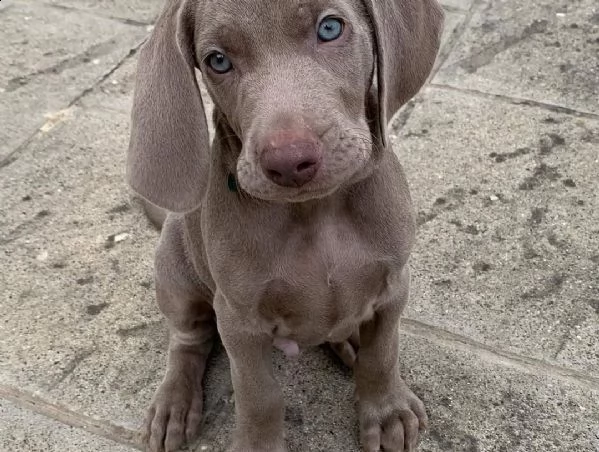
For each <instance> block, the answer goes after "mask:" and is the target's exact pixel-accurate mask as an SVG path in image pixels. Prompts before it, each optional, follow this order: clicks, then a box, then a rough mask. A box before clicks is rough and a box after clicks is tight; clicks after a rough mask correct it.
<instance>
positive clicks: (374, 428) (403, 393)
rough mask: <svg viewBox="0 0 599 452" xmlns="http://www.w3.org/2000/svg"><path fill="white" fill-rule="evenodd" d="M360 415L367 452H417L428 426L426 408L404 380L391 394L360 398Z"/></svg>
mask: <svg viewBox="0 0 599 452" xmlns="http://www.w3.org/2000/svg"><path fill="white" fill-rule="evenodd" d="M359 415H360V437H361V441H362V446H363V448H364V451H365V452H378V451H379V450H384V451H385V452H414V451H415V450H416V447H417V445H418V437H419V434H420V431H421V430H424V429H426V426H427V423H428V418H427V415H426V410H425V409H424V404H423V403H422V401H421V400H420V399H419V398H418V397H417V396H416V395H415V394H414V393H413V392H412V391H411V390H410V389H409V388H408V387H407V385H406V384H405V383H404V382H403V381H402V380H400V381H399V382H398V385H397V387H396V388H393V389H392V390H390V391H387V392H384V391H381V392H376V391H375V392H374V393H370V394H360V398H359Z"/></svg>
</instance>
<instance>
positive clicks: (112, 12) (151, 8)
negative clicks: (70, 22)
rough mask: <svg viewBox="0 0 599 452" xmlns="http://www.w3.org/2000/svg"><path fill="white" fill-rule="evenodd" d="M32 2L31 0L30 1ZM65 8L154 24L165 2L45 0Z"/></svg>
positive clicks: (132, 21) (137, 0)
mask: <svg viewBox="0 0 599 452" xmlns="http://www.w3.org/2000/svg"><path fill="white" fill-rule="evenodd" d="M29 1H31V0H29ZM43 1H44V3H46V4H49V5H52V6H56V7H63V8H72V9H79V10H81V11H86V12H89V13H93V14H96V15H99V16H104V17H111V18H116V19H122V20H124V21H126V22H131V23H148V24H149V23H152V22H154V20H155V19H156V17H157V16H158V14H159V13H160V10H161V8H162V5H163V4H164V0H127V1H122V0H119V1H117V0H43Z"/></svg>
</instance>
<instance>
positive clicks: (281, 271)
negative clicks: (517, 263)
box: [128, 0, 443, 452]
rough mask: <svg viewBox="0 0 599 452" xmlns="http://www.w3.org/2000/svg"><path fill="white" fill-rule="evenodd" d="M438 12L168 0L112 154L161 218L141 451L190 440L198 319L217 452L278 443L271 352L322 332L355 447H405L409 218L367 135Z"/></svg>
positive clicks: (413, 441)
mask: <svg viewBox="0 0 599 452" xmlns="http://www.w3.org/2000/svg"><path fill="white" fill-rule="evenodd" d="M442 23H443V13H442V10H441V8H440V7H439V5H438V4H437V2H436V0H285V1H280V0H263V1H258V0H218V1H216V0H168V1H167V3H166V6H165V8H164V10H163V12H162V14H161V16H160V17H159V19H158V22H157V24H156V27H155V29H154V31H153V33H152V35H151V37H150V39H149V40H148V42H147V43H146V44H145V45H144V46H143V48H142V49H141V52H140V55H139V66H138V75H137V84H136V93H135V100H134V106H133V114H132V119H133V126H132V134H131V143H130V148H129V153H128V181H129V183H130V184H131V186H132V187H133V189H134V190H135V191H136V192H138V193H139V194H140V195H141V196H142V197H143V198H144V199H145V200H147V201H148V202H150V203H151V204H148V205H149V206H152V205H153V206H157V207H159V208H160V209H164V211H165V212H168V214H167V216H166V219H165V221H164V224H163V229H162V235H161V238H160V242H159V245H158V248H157V251H156V261H155V278H156V292H157V299H158V305H159V307H160V309H161V311H162V312H163V313H164V315H165V316H166V318H167V319H168V325H169V328H170V345H169V353H168V368H167V371H166V376H165V377H164V381H163V382H162V384H161V386H160V388H159V389H158V391H157V392H156V395H155V397H154V399H153V402H152V406H151V408H150V410H149V413H148V418H147V424H146V426H145V436H146V442H147V448H148V450H150V451H153V452H156V451H165V450H166V451H174V450H177V449H178V448H180V447H181V446H182V445H183V444H184V443H185V442H189V441H191V440H192V439H194V438H195V437H196V436H197V435H198V434H199V432H198V430H199V425H200V419H201V416H202V396H203V394H202V378H203V374H204V369H205V366H206V360H207V357H208V355H209V352H210V349H211V346H212V343H213V339H214V337H215V335H216V334H217V331H218V333H219V334H220V337H221V339H222V342H223V344H224V347H225V349H226V351H227V354H228V356H229V359H230V362H231V377H232V382H233V386H234V390H235V410H236V430H235V433H234V437H233V442H232V445H231V448H230V450H231V451H234V452H258V451H260V452H283V451H285V450H286V445H285V440H284V437H285V435H284V415H283V412H284V403H283V397H282V392H281V389H280V388H279V386H278V384H277V382H276V381H275V379H274V378H273V372H272V369H271V352H272V349H273V347H278V348H280V349H281V350H283V351H284V352H285V353H287V354H288V355H293V354H296V353H297V352H298V351H299V349H300V348H301V347H306V346H313V345H317V344H321V343H326V342H328V343H330V344H331V345H332V347H333V349H334V350H335V351H336V352H337V353H338V354H339V355H340V357H341V358H342V359H343V360H344V361H345V362H346V363H347V364H349V365H353V368H354V373H355V383H356V394H357V397H358V401H359V402H358V411H359V412H358V415H359V426H360V432H361V434H360V437H361V441H362V445H363V448H364V450H365V451H367V452H373V451H379V450H385V451H413V450H415V448H416V447H417V442H418V435H419V430H421V429H423V428H424V427H425V426H426V423H427V416H426V412H425V409H424V406H423V404H422V402H421V401H420V400H419V399H418V398H417V397H416V396H415V395H414V393H413V392H412V391H411V390H410V389H408V387H407V385H406V384H405V383H404V381H403V380H402V378H401V376H400V374H399V370H398V369H399V368H398V358H399V331H398V326H399V319H400V315H401V313H402V311H403V309H404V307H405V305H406V303H407V301H408V292H409V282H410V274H409V269H408V257H409V255H410V251H411V248H412V245H413V243H414V234H415V225H414V216H413V212H412V207H411V201H410V195H409V192H408V186H407V184H406V179H405V176H404V173H403V171H402V168H401V166H400V164H399V162H398V160H397V158H396V157H395V155H394V153H393V151H392V150H391V147H390V145H389V143H388V138H387V132H386V128H387V123H388V121H389V119H390V118H391V116H392V115H393V114H394V113H395V112H396V111H397V110H398V109H399V107H400V106H401V105H402V104H404V103H405V102H407V101H408V100H409V99H410V98H411V97H413V96H414V95H415V94H416V92H417V91H418V90H419V89H420V88H421V86H422V85H423V84H424V83H425V81H426V79H427V77H428V75H429V73H430V71H431V68H432V67H433V64H434V61H435V58H436V54H437V51H438V47H439V36H440V33H441V29H442ZM196 68H198V69H199V70H200V71H201V74H202V78H203V80H204V83H205V85H206V87H207V89H208V92H209V93H210V97H211V98H212V100H213V101H214V104H215V113H214V118H213V119H214V124H215V130H216V132H215V138H214V141H213V143H212V146H210V144H209V137H208V128H207V123H206V118H205V115H204V109H203V103H202V98H201V95H200V90H199V89H198V82H197V80H196V77H195V69H196ZM153 209H154V211H156V207H153Z"/></svg>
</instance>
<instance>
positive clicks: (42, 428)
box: [0, 400, 137, 452]
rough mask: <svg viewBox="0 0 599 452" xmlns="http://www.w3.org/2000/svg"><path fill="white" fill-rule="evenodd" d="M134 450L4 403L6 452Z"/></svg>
mask: <svg viewBox="0 0 599 452" xmlns="http://www.w3.org/2000/svg"><path fill="white" fill-rule="evenodd" d="M135 450H137V449H133V448H130V447H127V446H123V445H121V444H118V443H116V442H113V441H110V440H108V439H105V438H102V437H100V436H96V435H93V434H91V433H88V432H86V431H85V430H82V429H78V428H75V427H71V426H69V425H65V424H62V423H60V422H58V421H54V420H52V419H48V418H47V417H45V416H41V415H39V414H35V413H31V412H30V411H28V410H24V409H22V408H20V407H18V406H16V405H13V404H11V403H9V402H7V401H5V400H0V451H2V452H91V451H110V452H133V451H135Z"/></svg>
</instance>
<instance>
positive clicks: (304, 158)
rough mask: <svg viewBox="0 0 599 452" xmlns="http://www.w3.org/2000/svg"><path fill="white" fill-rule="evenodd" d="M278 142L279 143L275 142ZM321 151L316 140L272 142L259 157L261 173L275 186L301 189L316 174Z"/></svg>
mask: <svg viewBox="0 0 599 452" xmlns="http://www.w3.org/2000/svg"><path fill="white" fill-rule="evenodd" d="M277 141H279V142H277ZM321 161H322V150H321V147H320V145H319V144H318V142H317V140H311V139H305V138H302V139H295V140H284V141H282V142H281V141H280V140H274V141H272V142H271V143H270V144H268V145H267V146H266V147H265V148H264V149H263V150H262V155H261V157H260V164H261V166H262V171H264V174H266V177H268V178H269V179H270V180H272V181H273V182H274V183H275V184H277V185H281V186H283V187H301V186H302V185H305V184H307V183H308V182H310V181H311V180H312V179H314V176H316V173H317V172H318V169H319V168H320V163H321Z"/></svg>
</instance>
